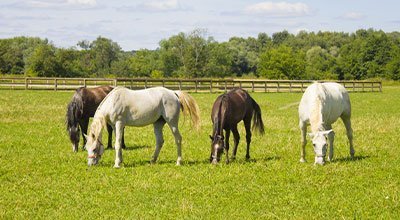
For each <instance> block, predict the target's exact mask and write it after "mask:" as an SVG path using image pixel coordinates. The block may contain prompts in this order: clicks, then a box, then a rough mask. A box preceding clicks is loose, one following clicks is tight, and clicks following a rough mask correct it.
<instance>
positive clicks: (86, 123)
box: [79, 118, 89, 150]
mask: <svg viewBox="0 0 400 220" xmlns="http://www.w3.org/2000/svg"><path fill="white" fill-rule="evenodd" d="M79 125H80V126H81V129H82V138H83V147H82V149H83V150H85V146H86V142H87V140H86V135H87V130H88V126H89V118H84V119H81V120H80V121H79Z"/></svg>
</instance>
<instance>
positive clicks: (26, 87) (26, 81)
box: [25, 78, 28, 90]
mask: <svg viewBox="0 0 400 220" xmlns="http://www.w3.org/2000/svg"><path fill="white" fill-rule="evenodd" d="M25 90H28V78H25Z"/></svg>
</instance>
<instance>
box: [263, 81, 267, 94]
mask: <svg viewBox="0 0 400 220" xmlns="http://www.w3.org/2000/svg"><path fill="white" fill-rule="evenodd" d="M264 92H267V81H265V82H264Z"/></svg>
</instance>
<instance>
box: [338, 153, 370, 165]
mask: <svg viewBox="0 0 400 220" xmlns="http://www.w3.org/2000/svg"><path fill="white" fill-rule="evenodd" d="M368 158H370V156H368V155H367V156H364V155H356V156H354V157H353V158H351V157H350V156H346V157H340V158H336V159H334V160H333V161H332V162H333V163H351V162H354V161H361V160H365V159H368Z"/></svg>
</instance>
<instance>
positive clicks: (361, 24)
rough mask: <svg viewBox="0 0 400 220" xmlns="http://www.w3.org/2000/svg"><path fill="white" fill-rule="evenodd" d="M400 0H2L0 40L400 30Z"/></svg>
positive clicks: (155, 42)
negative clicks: (18, 37) (369, 29)
mask: <svg viewBox="0 0 400 220" xmlns="http://www.w3.org/2000/svg"><path fill="white" fill-rule="evenodd" d="M399 9H400V1H398V0H379V1H372V0H298V1H291V0H286V1H279V0H278V1H273V0H269V1H264V0H198V1H195V0H0V38H12V37H16V36H29V37H40V38H47V39H48V40H49V41H51V42H52V43H53V44H54V45H56V46H57V47H64V48H69V47H74V46H76V44H77V43H78V42H79V41H82V40H88V41H93V40H95V39H96V38H97V37H98V36H102V37H106V38H109V39H111V40H113V41H114V42H117V43H118V44H119V45H120V46H121V48H122V49H123V50H125V51H130V50H139V49H144V48H146V49H156V48H157V47H158V46H159V42H160V41H161V40H162V39H167V38H169V37H171V36H173V35H176V34H178V33H179V32H184V33H190V32H191V31H193V30H195V29H202V30H204V33H205V36H204V37H213V38H214V39H215V40H217V41H219V42H223V41H228V40H229V38H231V37H234V36H237V37H257V35H258V34H259V33H261V32H264V33H267V34H268V35H269V36H272V34H273V33H276V32H280V31H283V30H287V31H289V32H290V33H293V34H296V33H298V32H299V31H307V32H311V31H314V32H318V31H336V32H348V33H352V32H355V31H356V30H358V29H368V28H373V29H375V30H383V31H385V32H392V31H400V30H399V27H400V13H399Z"/></svg>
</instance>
